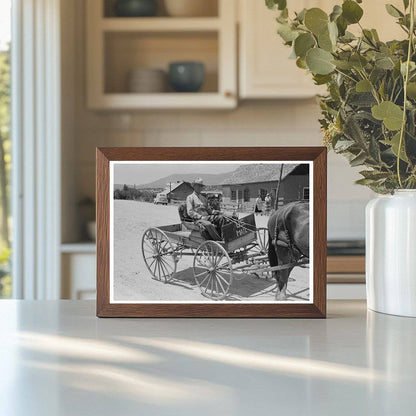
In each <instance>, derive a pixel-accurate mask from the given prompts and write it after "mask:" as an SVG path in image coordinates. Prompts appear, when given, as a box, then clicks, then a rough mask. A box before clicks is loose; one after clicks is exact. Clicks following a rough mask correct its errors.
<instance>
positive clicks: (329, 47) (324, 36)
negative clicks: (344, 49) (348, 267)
mask: <svg viewBox="0 0 416 416" xmlns="http://www.w3.org/2000/svg"><path fill="white" fill-rule="evenodd" d="M318 45H319V47H320V48H321V49H323V50H325V51H328V52H333V50H334V46H335V45H334V44H333V43H332V40H331V38H330V36H329V32H324V33H321V34H319V35H318Z"/></svg>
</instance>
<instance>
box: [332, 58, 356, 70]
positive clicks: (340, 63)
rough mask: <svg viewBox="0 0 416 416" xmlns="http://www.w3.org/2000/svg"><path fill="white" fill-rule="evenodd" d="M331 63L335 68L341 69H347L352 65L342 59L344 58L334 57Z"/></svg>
mask: <svg viewBox="0 0 416 416" xmlns="http://www.w3.org/2000/svg"><path fill="white" fill-rule="evenodd" d="M333 63H334V65H335V66H336V67H337V68H339V69H341V70H343V71H348V70H350V69H351V68H352V65H351V64H350V63H349V61H344V60H341V59H335V60H334V61H333Z"/></svg>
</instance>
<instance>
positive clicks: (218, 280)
mask: <svg viewBox="0 0 416 416" xmlns="http://www.w3.org/2000/svg"><path fill="white" fill-rule="evenodd" d="M216 276H218V278H220V275H219V274H216ZM217 282H218V284H219V285H220V286H221V290H222V293H224V294H225V293H226V290H225V289H224V286H223V285H222V284H221V281H220V279H217Z"/></svg>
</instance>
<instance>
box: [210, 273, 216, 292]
mask: <svg viewBox="0 0 416 416" xmlns="http://www.w3.org/2000/svg"><path fill="white" fill-rule="evenodd" d="M214 281H215V278H214V273H212V279H211V297H212V295H213V293H214Z"/></svg>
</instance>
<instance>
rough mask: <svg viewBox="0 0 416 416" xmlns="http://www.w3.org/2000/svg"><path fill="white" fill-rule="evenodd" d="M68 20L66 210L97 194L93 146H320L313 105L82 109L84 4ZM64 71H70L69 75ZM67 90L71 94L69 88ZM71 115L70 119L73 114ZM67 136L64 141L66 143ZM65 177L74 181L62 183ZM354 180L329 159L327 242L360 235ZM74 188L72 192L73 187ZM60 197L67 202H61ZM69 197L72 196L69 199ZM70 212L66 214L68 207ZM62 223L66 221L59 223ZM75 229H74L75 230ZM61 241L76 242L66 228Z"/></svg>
mask: <svg viewBox="0 0 416 416" xmlns="http://www.w3.org/2000/svg"><path fill="white" fill-rule="evenodd" d="M73 4H74V6H75V9H74V13H75V17H74V18H73V19H68V20H67V22H66V27H65V29H64V31H66V32H69V33H72V38H71V36H68V35H67V36H65V39H66V40H67V42H68V43H67V44H66V45H65V48H64V51H65V53H67V54H68V56H67V57H66V60H68V62H71V63H72V64H73V66H74V79H73V80H72V79H71V75H70V74H68V73H65V72H64V75H65V76H68V80H66V79H63V84H66V82H68V83H69V84H67V85H71V84H70V83H71V82H73V83H74V87H75V88H74V91H73V94H74V97H73V98H74V108H73V110H74V114H73V118H71V120H70V121H72V122H73V124H71V122H68V123H67V124H66V126H67V128H68V129H71V134H73V136H74V141H73V142H72V145H73V146H71V144H68V143H67V145H66V146H65V149H66V151H67V152H68V153H67V155H63V160H64V164H65V166H64V168H63V169H64V171H63V177H64V179H63V180H64V183H67V182H68V183H69V185H68V184H66V185H65V186H66V190H67V191H65V189H64V190H63V199H64V205H65V206H66V207H67V208H68V205H71V204H72V205H73V208H75V209H76V204H77V201H79V200H80V199H82V198H84V197H86V196H90V197H93V196H94V192H95V147H96V146H319V145H321V133H320V129H319V125H318V121H317V120H318V118H319V107H318V106H317V104H316V101H315V100H314V99H310V100H285V101H253V102H242V103H240V106H239V108H237V109H236V110H233V111H204V112H202V111H189V110H187V111H140V112H139V111H137V112H92V111H88V110H87V109H86V107H85V102H86V99H85V84H84V83H85V45H84V43H85V42H84V41H85V36H84V35H85V22H84V18H85V13H84V1H83V0H74V3H73ZM67 72H68V71H67ZM67 89H68V90H70V91H71V89H70V88H69V87H68V86H67ZM71 117H72V116H71ZM68 136H69V135H66V140H67V141H68V140H70V139H69V138H68ZM68 178H71V179H72V178H73V182H72V181H68ZM357 178H358V175H357V173H356V171H354V170H353V169H351V168H350V167H349V166H348V164H347V163H346V162H345V161H344V159H343V158H341V157H339V156H336V155H333V154H330V156H329V166H328V195H329V220H328V223H329V236H332V237H337V236H339V237H342V236H344V235H345V236H349V237H355V236H359V235H364V223H363V219H364V211H363V206H364V204H365V202H366V200H367V199H368V198H369V197H371V195H372V194H371V192H370V191H368V190H367V189H366V188H364V187H358V186H356V185H354V183H353V182H354V180H355V179H357ZM72 183H73V186H71V184H72ZM65 195H66V197H65ZM68 195H70V197H69V198H68ZM68 209H69V208H68ZM64 222H65V218H64ZM77 228H78V229H79V227H77ZM64 229H67V230H68V231H67V232H64V236H63V238H64V241H65V240H67V241H68V240H70V239H74V238H76V237H74V235H73V233H72V231H71V230H73V229H74V227H72V224H71V226H68V223H66V226H65V227H64Z"/></svg>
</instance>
